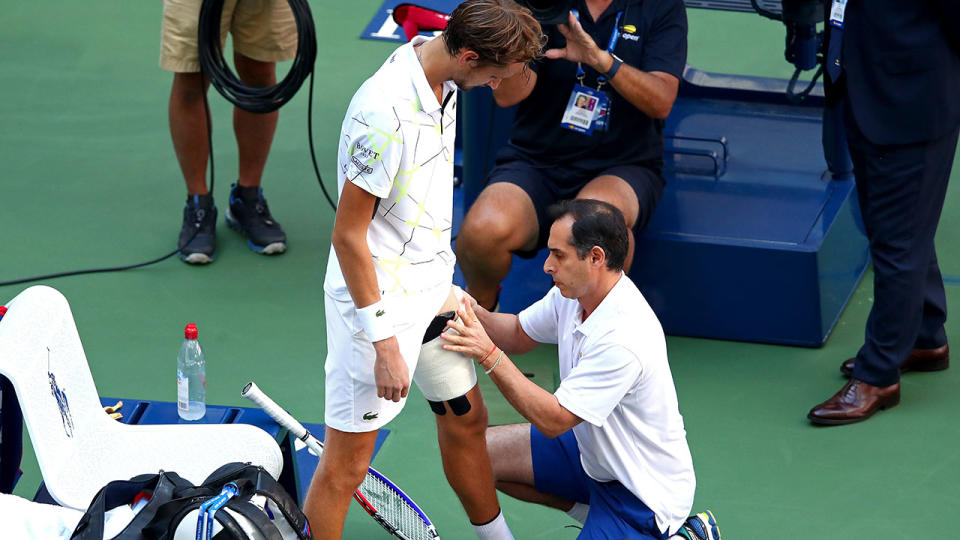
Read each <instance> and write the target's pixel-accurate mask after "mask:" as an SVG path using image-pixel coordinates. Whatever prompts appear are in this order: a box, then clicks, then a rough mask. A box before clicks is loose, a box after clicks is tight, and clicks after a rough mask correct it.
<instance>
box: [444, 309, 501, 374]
mask: <svg viewBox="0 0 960 540" xmlns="http://www.w3.org/2000/svg"><path fill="white" fill-rule="evenodd" d="M470 300H473V299H472V298H470V296H469V295H464V297H463V299H462V300H461V301H460V309H458V310H457V315H458V316H459V319H457V320H455V321H447V328H452V329H454V330H456V332H457V333H453V332H444V333H442V334H440V337H441V338H442V339H443V340H444V341H446V342H447V343H446V344H445V345H444V346H443V348H444V350H447V351H453V352H458V353H460V354H463V355H465V356H469V357H470V358H473V359H474V360H476V361H478V362H479V361H480V360H483V357H484V356H486V355H487V354H489V353H490V351H491V350H492V349H493V341H491V340H490V338H489V337H488V336H487V332H486V331H485V330H484V329H483V325H482V324H480V320H479V319H477V314H476V312H474V310H473V306H471V302H470ZM472 303H473V304H476V300H474V301H473V302H472ZM458 334H459V335H458Z"/></svg>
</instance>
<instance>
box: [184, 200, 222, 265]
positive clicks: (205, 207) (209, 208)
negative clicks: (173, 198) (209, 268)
mask: <svg viewBox="0 0 960 540" xmlns="http://www.w3.org/2000/svg"><path fill="white" fill-rule="evenodd" d="M216 233H217V207H216V206H214V205H213V197H212V196H210V195H209V194H207V195H190V196H188V197H187V205H186V206H185V207H184V208H183V224H182V225H181V226H180V238H179V239H178V240H177V255H179V256H180V259H181V260H182V261H183V262H186V263H190V264H208V263H211V262H213V259H214V256H215V253H216V249H217V236H216Z"/></svg>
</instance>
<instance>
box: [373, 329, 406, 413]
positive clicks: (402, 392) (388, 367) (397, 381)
mask: <svg viewBox="0 0 960 540" xmlns="http://www.w3.org/2000/svg"><path fill="white" fill-rule="evenodd" d="M373 348H374V350H376V351H377V359H376V361H374V363H373V377H374V379H375V380H376V383H377V397H382V398H383V399H389V400H391V401H400V399H401V398H405V397H407V392H409V391H410V371H409V370H408V369H407V363H406V361H404V359H403V356H402V355H401V354H400V344H399V343H398V342H397V337H396V336H391V337H389V338H387V339H382V340H380V341H375V342H374V343H373Z"/></svg>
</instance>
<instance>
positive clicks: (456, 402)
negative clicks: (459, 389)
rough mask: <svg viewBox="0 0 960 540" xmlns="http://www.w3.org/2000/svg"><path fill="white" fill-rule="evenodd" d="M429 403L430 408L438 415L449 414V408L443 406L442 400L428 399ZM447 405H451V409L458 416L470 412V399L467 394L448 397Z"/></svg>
mask: <svg viewBox="0 0 960 540" xmlns="http://www.w3.org/2000/svg"><path fill="white" fill-rule="evenodd" d="M427 403H429V404H430V410H431V411H433V412H434V413H435V414H437V415H438V416H443V415H445V414H447V408H446V407H444V406H443V402H442V401H430V400H429V399H428V400H427ZM447 405H449V406H450V410H451V411H453V414H454V415H456V416H463V415H465V414H467V413H468V412H470V399H469V398H468V397H467V396H466V394H464V395H462V396H460V397H455V398H453V399H448V400H447Z"/></svg>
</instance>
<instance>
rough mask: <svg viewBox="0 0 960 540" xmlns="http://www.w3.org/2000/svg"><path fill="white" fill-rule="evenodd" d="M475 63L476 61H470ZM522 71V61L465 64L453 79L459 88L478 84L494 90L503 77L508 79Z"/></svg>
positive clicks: (463, 88) (474, 86)
mask: <svg viewBox="0 0 960 540" xmlns="http://www.w3.org/2000/svg"><path fill="white" fill-rule="evenodd" d="M472 64H476V62H475V61H474V62H472ZM521 71H523V63H520V62H514V63H512V64H509V65H506V66H479V65H469V64H468V65H467V67H466V69H465V70H464V72H463V73H462V74H461V75H460V76H459V77H456V78H454V79H453V82H455V83H456V84H457V87H458V88H460V89H461V90H464V91H466V90H470V89H471V88H476V87H478V86H489V87H490V88H491V89H493V90H496V89H497V87H498V86H500V83H501V82H502V81H503V80H504V79H508V78H510V77H513V76H514V75H517V74H518V73H520V72H521Z"/></svg>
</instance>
